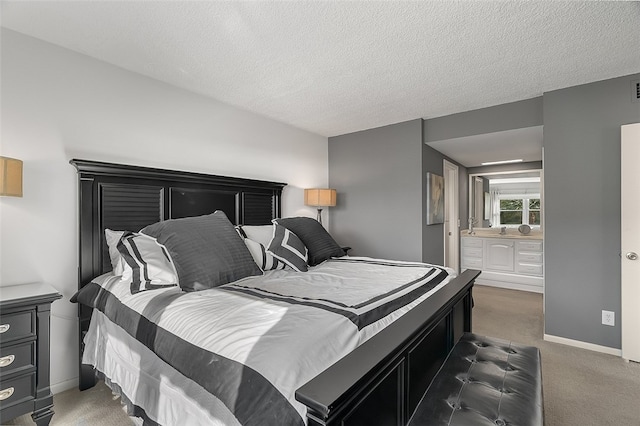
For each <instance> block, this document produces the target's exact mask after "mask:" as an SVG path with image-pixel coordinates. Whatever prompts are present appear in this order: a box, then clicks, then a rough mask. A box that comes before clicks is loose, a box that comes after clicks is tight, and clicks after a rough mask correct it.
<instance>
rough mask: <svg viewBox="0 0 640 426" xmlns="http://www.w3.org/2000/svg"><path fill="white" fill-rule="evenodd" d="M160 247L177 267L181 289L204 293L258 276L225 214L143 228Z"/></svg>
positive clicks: (251, 259)
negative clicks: (202, 291) (223, 285)
mask: <svg viewBox="0 0 640 426" xmlns="http://www.w3.org/2000/svg"><path fill="white" fill-rule="evenodd" d="M140 232H141V233H143V234H146V235H150V236H152V237H154V238H156V239H157V240H158V242H159V243H160V244H163V245H164V246H165V247H166V248H167V250H168V251H169V254H170V255H171V259H172V260H173V263H174V264H175V266H176V270H177V272H178V278H179V282H180V287H182V289H183V290H185V291H196V290H204V289H208V288H213V287H217V286H220V285H222V284H227V283H230V282H233V281H237V280H239V279H242V278H245V277H248V276H251V275H261V274H262V271H261V270H260V268H258V265H256V263H255V262H254V261H253V258H252V257H251V253H249V250H248V249H247V246H246V245H245V244H244V243H243V242H242V238H240V236H239V235H238V233H237V232H236V230H235V229H234V227H233V225H232V224H231V222H229V219H227V216H226V215H225V214H224V212H222V211H220V210H218V211H216V212H215V213H213V214H210V215H206V216H195V217H186V218H183V219H171V220H165V221H163V222H158V223H154V224H153V225H149V226H146V227H145V228H143V229H142V230H141V231H140Z"/></svg>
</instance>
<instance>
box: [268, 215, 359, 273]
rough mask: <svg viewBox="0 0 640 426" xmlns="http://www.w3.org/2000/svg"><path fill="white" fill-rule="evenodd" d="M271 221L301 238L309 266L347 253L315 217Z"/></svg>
mask: <svg viewBox="0 0 640 426" xmlns="http://www.w3.org/2000/svg"><path fill="white" fill-rule="evenodd" d="M273 221H274V222H275V223H277V224H279V225H282V226H284V227H285V228H287V229H288V230H290V231H291V232H293V233H294V234H296V235H297V236H298V238H300V239H301V240H302V242H303V243H304V245H305V246H306V247H307V249H308V250H309V260H308V262H309V265H311V266H315V265H319V264H320V263H322V262H324V261H325V260H327V259H329V258H332V257H340V256H344V255H346V254H347V253H345V251H344V250H343V249H342V247H340V246H339V245H338V243H336V241H335V240H334V239H333V238H332V237H331V235H329V233H328V232H327V230H326V229H324V227H323V226H322V225H321V224H320V223H319V222H318V221H317V220H315V219H312V218H310V217H287V218H284V219H274V220H273Z"/></svg>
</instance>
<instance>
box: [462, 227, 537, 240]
mask: <svg viewBox="0 0 640 426" xmlns="http://www.w3.org/2000/svg"><path fill="white" fill-rule="evenodd" d="M460 236H461V237H467V238H513V239H518V240H542V239H543V237H542V231H540V230H533V229H532V230H531V232H530V233H529V234H527V235H522V234H521V233H520V232H518V230H517V229H513V228H507V233H506V234H504V235H501V234H500V228H476V229H474V230H473V234H469V230H468V229H463V230H462V231H460Z"/></svg>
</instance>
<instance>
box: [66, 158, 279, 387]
mask: <svg viewBox="0 0 640 426" xmlns="http://www.w3.org/2000/svg"><path fill="white" fill-rule="evenodd" d="M70 163H71V164H72V165H73V166H75V168H76V169H77V170H78V184H79V186H78V195H79V204H78V205H79V212H78V219H79V225H80V228H79V243H80V247H79V256H80V259H79V265H78V289H80V288H82V287H83V286H84V285H86V284H87V283H89V282H90V281H91V280H92V279H93V278H95V277H97V276H98V275H101V274H103V273H105V272H108V271H109V270H111V263H110V261H109V251H108V248H107V244H106V241H105V237H104V230H105V228H109V229H113V230H120V231H123V230H127V231H134V232H135V231H139V230H140V229H142V228H144V227H145V226H147V225H149V224H152V223H155V222H159V221H162V220H166V219H177V218H181V217H188V216H198V215H204V214H209V213H213V212H214V211H215V210H222V211H224V212H225V213H226V215H227V217H228V218H229V220H230V221H231V222H233V223H234V224H236V225H238V224H241V225H264V224H268V223H270V222H271V219H274V218H277V217H280V215H281V195H282V189H283V188H284V187H285V186H286V184H285V183H279V182H268V181H260V180H252V179H242V178H236V177H226V176H216V175H206V174H200V173H191V172H184V171H176V170H164V169H155V168H149V167H138V166H130V165H123V164H111V163H103V162H98V161H87V160H77V159H74V160H71V161H70ZM78 306H79V312H78V315H79V317H80V348H81V351H80V354H81V355H82V339H83V335H84V332H86V330H88V326H89V320H90V319H91V309H90V308H89V307H87V306H83V305H78ZM82 380H83V372H82V371H81V374H80V381H81V384H80V386H81V389H82V388H83V384H82ZM87 387H89V386H87Z"/></svg>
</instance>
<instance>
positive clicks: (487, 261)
mask: <svg viewBox="0 0 640 426" xmlns="http://www.w3.org/2000/svg"><path fill="white" fill-rule="evenodd" d="M514 257H515V243H514V241H512V240H501V239H489V238H487V239H486V240H485V241H484V267H485V269H486V270H488V271H489V270H491V271H501V272H513V271H514Z"/></svg>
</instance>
